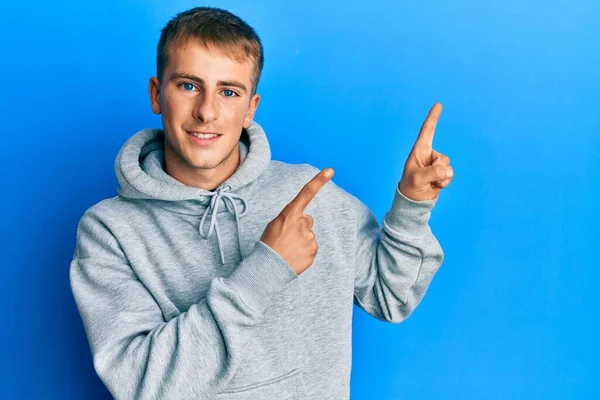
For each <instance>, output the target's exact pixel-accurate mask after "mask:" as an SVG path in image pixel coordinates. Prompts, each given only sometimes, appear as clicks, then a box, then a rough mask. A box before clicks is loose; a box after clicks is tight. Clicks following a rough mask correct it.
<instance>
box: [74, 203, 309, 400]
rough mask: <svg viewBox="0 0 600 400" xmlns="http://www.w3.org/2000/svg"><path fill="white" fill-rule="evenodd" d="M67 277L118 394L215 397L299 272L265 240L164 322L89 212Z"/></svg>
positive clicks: (97, 364) (103, 374) (102, 371)
mask: <svg viewBox="0 0 600 400" xmlns="http://www.w3.org/2000/svg"><path fill="white" fill-rule="evenodd" d="M77 237H78V238H77V243H78V244H77V249H76V252H75V257H74V259H73V260H72V262H71V265H70V282H71V288H72V291H73V295H74V298H75V302H76V304H77V308H78V310H79V312H80V315H81V318H82V321H83V324H84V327H85V331H86V334H87V336H88V340H89V344H90V348H91V352H92V356H93V360H94V368H95V370H96V372H97V374H98V376H99V377H100V378H101V380H102V381H103V383H104V384H105V385H106V387H107V388H108V389H109V391H110V392H111V394H112V395H113V396H114V397H115V398H117V399H188V398H213V397H214V396H215V394H216V393H218V392H219V390H220V389H222V388H223V387H225V386H226V384H227V383H228V381H229V380H230V379H231V378H232V376H233V374H234V373H235V371H236V369H237V368H238V367H239V365H240V362H241V360H242V356H243V351H244V345H245V344H246V342H247V340H248V339H249V337H250V334H251V333H252V331H253V329H254V327H255V326H256V325H257V324H259V323H260V322H261V320H262V318H263V314H264V311H265V309H266V307H267V306H268V302H269V300H270V299H271V297H272V295H273V294H274V293H276V292H277V291H279V290H281V289H282V288H283V286H284V285H285V284H286V283H287V282H289V281H291V280H293V279H295V278H297V275H296V274H295V272H294V271H293V269H291V267H290V266H289V265H288V264H287V263H286V262H285V261H284V260H283V259H282V258H281V257H279V255H278V254H277V253H276V252H275V251H274V250H272V249H271V248H270V247H268V246H267V245H266V244H264V243H263V242H260V241H259V242H257V243H256V245H255V248H254V250H253V252H252V253H251V254H250V255H249V256H248V257H247V258H245V259H244V260H242V262H241V263H240V264H239V266H238V267H237V269H236V270H235V271H234V272H233V273H232V274H231V275H230V276H229V277H226V278H215V279H213V280H212V282H211V283H210V286H209V290H208V292H207V295H206V298H205V299H203V300H202V301H200V302H199V303H197V304H193V305H192V306H191V307H190V308H189V309H188V310H187V311H185V312H183V313H181V314H180V315H179V316H177V317H175V318H172V319H171V320H169V321H168V322H166V321H165V320H164V318H163V316H162V312H161V310H160V308H159V305H158V304H157V302H156V301H155V299H154V298H153V296H152V294H151V293H150V292H149V291H148V289H147V288H146V287H145V286H144V284H143V283H142V282H141V281H140V280H139V279H138V277H137V276H136V274H135V272H134V271H133V270H132V268H131V267H130V265H129V264H128V263H127V260H126V257H125V256H124V254H123V253H122V251H121V249H120V246H119V245H118V243H117V242H116V240H115V238H114V236H113V235H112V234H111V232H110V231H109V230H108V228H107V227H106V226H105V225H104V224H103V223H102V222H101V221H100V219H98V218H97V217H96V216H94V215H91V213H86V215H84V217H83V218H82V220H81V221H80V225H79V228H78V235H77Z"/></svg>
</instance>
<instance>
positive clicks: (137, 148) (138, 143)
mask: <svg viewBox="0 0 600 400" xmlns="http://www.w3.org/2000/svg"><path fill="white" fill-rule="evenodd" d="M164 139H165V136H164V131H163V130H162V129H144V130H141V131H139V132H137V133H136V134H135V135H133V136H132V137H130V138H129V139H128V140H127V141H126V142H125V144H124V145H123V146H122V147H121V149H120V150H119V153H118V154H117V157H116V159H115V174H116V176H117V181H118V184H119V186H118V188H117V193H118V194H119V196H121V197H124V198H128V199H147V200H153V201H155V202H157V205H159V206H160V207H162V208H164V209H167V210H169V211H171V212H175V213H181V214H188V215H197V216H198V218H199V220H200V222H199V226H198V231H199V233H200V236H201V237H202V238H203V239H208V238H210V237H211V236H212V235H213V234H215V235H216V236H217V243H218V245H219V251H220V253H221V262H222V263H223V264H224V263H225V257H224V254H223V249H222V246H221V239H220V238H219V227H218V219H219V216H220V215H221V216H222V215H223V213H227V212H228V213H231V214H232V215H233V216H234V217H235V219H236V226H237V231H238V232H237V233H238V235H237V238H238V249H239V251H240V253H241V243H240V242H241V237H240V228H239V218H240V217H243V216H244V215H245V214H246V212H247V211H248V206H247V203H246V200H245V199H244V198H243V196H241V195H239V194H238V193H237V192H238V191H239V189H240V188H242V187H244V186H246V185H249V184H251V183H252V182H254V181H255V180H256V179H257V178H258V177H259V176H260V175H261V174H262V173H263V171H264V170H265V169H266V168H267V166H268V165H269V162H270V161H271V149H270V146H269V142H268V140H267V136H266V135H265V132H264V130H263V129H262V127H261V126H260V125H259V124H257V123H256V122H252V124H251V125H250V126H249V127H248V128H247V129H243V130H242V134H241V136H240V141H239V149H240V150H239V151H240V163H239V166H238V168H237V169H236V171H235V172H234V173H233V175H231V176H230V177H229V178H228V179H227V180H225V181H224V182H223V183H221V185H219V187H217V188H216V189H215V190H212V191H211V190H206V189H201V188H197V187H193V186H188V185H185V184H183V183H182V182H179V181H178V180H176V179H175V178H173V177H172V176H170V175H169V174H167V173H166V172H165V157H164V154H165V148H164ZM205 225H208V229H206V228H205ZM205 230H206V232H205ZM240 255H241V254H240Z"/></svg>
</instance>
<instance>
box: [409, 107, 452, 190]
mask: <svg viewBox="0 0 600 400" xmlns="http://www.w3.org/2000/svg"><path fill="white" fill-rule="evenodd" d="M441 113H442V105H441V104H440V103H435V104H434V105H433V107H432V108H431V110H430V111H429V115H428V116H427V119H426V120H425V122H424V123H423V126H422V127H421V131H420V132H419V137H418V138H417V141H416V142H415V145H414V146H413V148H412V150H411V152H410V154H409V156H408V159H407V160H406V164H404V172H403V173H402V179H401V180H400V183H399V184H398V189H400V192H401V193H402V194H403V195H404V196H406V197H408V198H409V199H411V200H414V201H423V200H433V199H435V198H436V197H437V196H438V195H439V193H440V191H441V190H442V189H443V188H445V187H446V186H448V185H449V184H450V182H451V181H452V177H453V175H454V170H453V169H452V167H451V166H450V158H448V156H446V155H444V154H442V153H439V152H437V151H435V150H433V147H432V146H433V134H434V133H435V126H436V124H437V121H438V119H439V117H440V114H441Z"/></svg>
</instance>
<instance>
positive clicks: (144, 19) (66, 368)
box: [0, 0, 600, 400]
mask: <svg viewBox="0 0 600 400" xmlns="http://www.w3.org/2000/svg"><path fill="white" fill-rule="evenodd" d="M284 3H285V2H278V1H273V0H271V1H252V2H246V1H223V2H213V3H212V4H211V5H217V6H221V7H224V8H227V9H229V10H231V11H232V12H234V13H236V14H239V15H240V16H242V18H244V19H245V20H247V22H249V23H250V24H251V25H253V26H254V27H255V28H256V29H257V31H258V33H259V34H260V35H261V38H262V40H263V43H264V45H265V51H266V65H265V69H264V73H263V78H262V81H261V85H260V87H259V92H260V93H261V95H262V101H261V103H260V107H259V109H258V113H257V116H256V120H257V121H258V122H259V123H261V124H262V125H263V127H264V128H265V130H266V132H267V134H268V136H269V138H270V141H271V146H272V152H273V158H275V159H279V160H283V161H287V162H308V163H311V164H313V165H316V166H318V167H320V168H323V167H326V166H332V167H334V168H335V170H336V175H335V179H334V180H335V181H336V183H338V184H339V185H340V186H342V187H343V188H345V189H346V190H347V191H349V192H351V193H353V194H355V195H357V196H358V197H359V198H361V199H362V200H363V201H364V202H365V203H366V204H367V205H368V206H369V207H370V208H371V209H372V210H373V211H374V212H375V213H376V215H377V216H378V217H379V218H380V220H381V218H382V217H383V215H384V213H385V212H386V211H387V209H388V207H389V206H390V204H391V199H392V196H393V192H394V188H395V185H396V183H397V182H398V180H399V179H400V177H401V173H402V167H403V165H404V161H405V159H406V156H407V155H408V152H409V150H410V148H411V146H412V144H413V142H414V140H415V138H416V136H417V133H418V130H419V127H420V124H421V122H422V120H423V119H424V118H425V116H426V114H427V111H428V110H429V107H430V106H431V105H432V104H433V103H434V102H435V101H440V102H441V103H442V104H443V105H444V112H443V114H442V117H441V119H440V122H439V124H438V129H437V132H436V137H435V140H434V148H435V149H437V150H438V151H441V152H442V153H445V154H447V155H449V156H450V158H451V160H452V165H453V167H454V170H455V177H454V180H453V182H452V184H451V185H450V186H449V187H448V188H447V189H445V190H444V191H443V192H442V197H441V199H440V201H439V202H438V204H437V206H436V208H435V209H434V212H433V214H432V218H431V221H430V224H431V226H432V228H433V230H434V232H435V234H436V236H437V237H438V240H439V241H440V243H441V244H442V246H443V248H444V250H445V255H446V258H445V262H444V264H443V266H442V268H441V270H440V271H439V273H438V274H437V276H436V277H435V279H434V281H433V283H432V285H431V287H430V290H429V292H428V293H427V295H426V296H425V299H424V300H423V302H422V303H421V305H420V306H419V308H418V309H417V310H416V311H415V313H414V314H413V315H411V316H410V317H409V319H408V320H406V321H405V322H404V323H402V324H400V325H391V324H385V323H382V322H379V321H377V320H375V319H374V318H371V317H369V316H368V315H367V314H366V313H364V312H363V311H362V310H360V309H356V313H355V321H354V361H353V372H352V381H351V386H352V398H353V399H356V400H358V399H402V398H405V399H592V398H600V397H599V396H600V382H599V380H600V378H599V372H598V371H599V368H600V365H599V364H600V350H598V341H597V338H598V337H600V328H599V327H598V309H599V306H600V302H599V294H598V292H599V290H598V282H599V281H600V268H599V267H600V266H599V263H598V260H599V258H598V251H599V250H600V235H599V234H600V218H599V212H598V208H597V207H594V206H595V205H597V204H598V195H599V194H600V191H599V189H598V182H599V181H600V167H599V165H598V161H599V156H598V155H599V151H600V113H599V112H598V109H599V103H598V92H599V90H600V46H599V45H598V43H599V42H598V40H599V38H600V23H599V22H598V20H599V19H600V18H599V17H600V5H599V3H598V2H596V1H592V0H589V1H585V0H577V1H547V0H544V1H542V0H502V1H500V0H498V1H485V2H482V1H475V0H459V1H455V2H448V1H441V0H425V1H402V2H399V1H398V2H392V1H377V0H373V1H369V2H367V3H365V2H358V1H339V2H327V3H328V5H325V6H323V5H319V4H320V3H323V2H321V1H318V2H317V1H308V4H305V3H306V2H304V1H302V2H295V4H293V5H287V4H284ZM196 5H198V3H196V2H192V1H173V2H141V1H127V2H123V1H116V0H104V1H86V2H46V1H39V0H30V1H23V2H11V4H4V5H3V6H2V10H1V11H0V37H1V38H2V45H1V47H0V53H1V55H2V56H1V60H2V61H1V62H0V76H1V78H2V82H1V85H2V96H0V112H1V113H2V114H1V124H0V126H1V128H0V129H1V130H2V140H3V145H2V146H0V160H1V162H2V164H3V165H2V168H1V171H2V172H1V174H2V179H1V182H2V185H3V190H2V200H1V201H2V207H1V212H2V224H1V225H2V231H1V235H2V236H1V237H2V255H3V260H2V267H1V271H2V279H1V280H0V296H1V299H0V300H1V304H2V306H1V307H2V311H3V313H2V329H0V335H2V337H1V338H0V339H1V340H0V357H1V374H0V397H2V398H20V399H21V398H22V399H25V398H36V399H40V398H44V399H46V398H47V399H50V398H57V399H58V398H60V399H107V398H109V397H110V396H109V394H108V392H107V391H106V389H105V388H104V386H103V385H102V383H101V382H100V380H99V379H98V378H97V376H96V375H95V372H94V370H93V367H92V360H91V356H90V353H89V348H88V344H87V340H86V338H85V332H84V330H83V326H82V324H81V321H80V318H79V314H78V313H77V309H76V307H75V304H74V301H73V298H72V295H71V291H70V287H69V281H68V268H69V261H70V259H71V256H72V251H73V248H74V241H75V228H76V224H77V221H78V219H79V218H80V216H81V215H82V213H83V212H84V211H85V209H87V208H88V207H89V206H91V205H92V204H94V203H96V202H98V201H99V200H101V199H103V198H106V197H111V196H113V195H114V194H115V188H116V180H115V178H114V175H113V169H112V168H113V159H114V157H115V155H116V153H117V151H118V149H119V147H120V146H121V144H122V143H123V141H124V140H125V139H126V138H127V137H129V136H130V135H132V134H133V133H134V132H136V131H137V130H139V129H141V128H145V127H157V126H160V125H159V124H160V120H159V119H158V118H157V117H156V116H154V115H153V114H152V113H151V111H150V106H149V101H148V98H147V92H146V88H147V81H148V77H149V76H151V75H153V74H154V65H155V64H154V57H155V48H156V43H157V40H158V35H159V30H160V28H161V27H162V26H163V25H164V24H165V23H166V21H167V19H168V18H169V17H171V16H173V15H174V14H175V13H176V12H178V11H181V10H183V9H186V8H190V7H192V6H196Z"/></svg>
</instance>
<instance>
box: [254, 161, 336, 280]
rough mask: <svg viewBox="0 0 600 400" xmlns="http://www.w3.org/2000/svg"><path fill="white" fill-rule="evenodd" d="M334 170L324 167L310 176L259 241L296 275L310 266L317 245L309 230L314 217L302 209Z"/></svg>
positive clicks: (313, 235) (268, 225)
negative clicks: (270, 249)
mask: <svg viewBox="0 0 600 400" xmlns="http://www.w3.org/2000/svg"><path fill="white" fill-rule="evenodd" d="M333 174H334V171H333V169H331V168H325V169H324V170H322V171H320V172H319V173H318V174H317V175H315V177H314V178H312V179H311V180H310V181H309V182H308V183H307V184H306V185H304V187H303V188H302V190H300V192H299V193H298V194H297V195H296V197H295V198H294V199H293V200H292V201H291V202H290V203H288V205H287V206H285V208H284V209H283V210H281V212H280V213H279V215H278V216H277V217H276V218H275V219H274V220H272V221H271V222H269V223H268V224H267V227H266V228H265V231H264V232H263V234H262V236H261V238H260V240H261V241H263V242H264V243H265V244H267V245H268V246H269V247H271V248H272V249H273V250H275V251H276V252H277V253H278V254H279V255H280V256H281V257H282V258H283V259H284V260H285V261H287V263H288V264H290V265H291V267H292V268H293V269H294V271H295V272H296V274H297V275H300V274H301V273H302V272H304V271H305V270H307V269H308V267H310V266H311V265H312V263H313V261H314V259H315V256H316V255H317V251H318V249H319V246H318V244H317V241H316V239H315V234H314V233H313V231H312V227H313V224H314V220H313V218H312V217H311V216H310V215H307V214H304V210H305V209H306V207H307V206H308V204H309V203H310V202H311V200H312V199H313V198H314V197H315V196H316V194H317V192H318V191H319V190H320V189H321V188H322V187H323V186H324V185H325V184H326V183H327V182H329V180H330V179H331V177H332V176H333Z"/></svg>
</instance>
